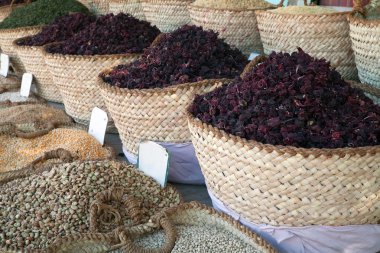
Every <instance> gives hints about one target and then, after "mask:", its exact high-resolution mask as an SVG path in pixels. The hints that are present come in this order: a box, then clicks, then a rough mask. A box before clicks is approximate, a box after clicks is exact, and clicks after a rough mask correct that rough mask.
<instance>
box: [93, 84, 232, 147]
mask: <svg viewBox="0 0 380 253" xmlns="http://www.w3.org/2000/svg"><path fill="white" fill-rule="evenodd" d="M227 81H228V79H220V80H205V81H201V82H197V83H187V84H181V85H175V86H171V87H167V88H162V89H161V88H156V89H143V90H139V89H120V88H118V87H114V86H111V85H109V84H106V83H104V82H103V80H101V79H99V86H100V87H101V94H102V96H103V98H104V102H105V103H106V105H107V108H108V110H109V112H110V114H111V116H112V118H113V120H114V121H115V125H116V128H117V129H118V131H119V134H120V138H121V140H122V142H123V145H124V147H125V148H126V149H127V150H128V152H131V153H133V154H134V155H137V151H138V145H139V143H140V142H141V141H145V140H151V141H162V142H176V143H181V142H188V141H189V140H190V132H189V129H188V126H187V119H186V108H187V107H188V106H189V105H190V103H191V101H192V100H193V99H194V96H195V95H196V94H202V93H206V92H209V91H211V90H213V89H214V88H216V87H218V86H221V85H222V84H223V83H226V82H227Z"/></svg>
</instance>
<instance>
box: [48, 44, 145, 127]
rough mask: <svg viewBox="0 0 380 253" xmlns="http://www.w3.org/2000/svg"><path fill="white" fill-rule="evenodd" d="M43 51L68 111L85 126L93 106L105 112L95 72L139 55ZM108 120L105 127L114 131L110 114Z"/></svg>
mask: <svg viewBox="0 0 380 253" xmlns="http://www.w3.org/2000/svg"><path fill="white" fill-rule="evenodd" d="M46 47H47V46H45V47H44V49H46ZM43 54H44V58H45V61H46V64H47V65H48V67H49V70H50V73H51V74H52V76H53V81H54V84H55V85H56V86H57V87H58V89H59V91H60V93H61V96H62V99H63V103H64V105H65V110H66V112H67V114H69V115H70V116H71V117H73V118H74V120H75V121H76V122H78V123H80V124H84V125H88V124H89V122H90V118H91V112H92V109H93V108H94V107H95V106H97V107H99V108H101V109H102V110H105V111H107V108H106V106H105V104H104V101H103V98H102V96H101V95H100V91H99V88H98V87H97V86H96V80H97V78H98V74H99V73H100V72H101V71H102V70H104V69H105V68H109V67H111V66H115V65H119V64H127V63H130V62H132V61H134V60H136V59H137V58H138V57H139V56H140V55H139V54H119V55H117V54H115V55H95V56H82V55H63V54H50V53H47V52H46V50H44V52H43ZM108 119H109V122H108V130H109V131H112V132H113V131H115V129H114V124H113V121H112V119H111V117H110V116H108Z"/></svg>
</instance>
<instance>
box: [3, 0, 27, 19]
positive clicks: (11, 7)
mask: <svg viewBox="0 0 380 253" xmlns="http://www.w3.org/2000/svg"><path fill="white" fill-rule="evenodd" d="M25 5H26V4H25V3H23V4H13V5H6V6H2V7H0V22H2V21H3V20H4V19H5V18H6V17H8V15H9V14H11V12H12V11H13V10H14V9H16V8H19V7H23V6H25Z"/></svg>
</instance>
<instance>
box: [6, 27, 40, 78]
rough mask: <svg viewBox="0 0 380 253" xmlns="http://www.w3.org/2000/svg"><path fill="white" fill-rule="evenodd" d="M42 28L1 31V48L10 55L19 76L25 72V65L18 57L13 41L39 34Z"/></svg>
mask: <svg viewBox="0 0 380 253" xmlns="http://www.w3.org/2000/svg"><path fill="white" fill-rule="evenodd" d="M40 30H41V26H30V27H22V28H15V29H0V47H1V50H2V52H3V53H5V54H8V55H9V57H10V61H11V63H12V66H13V68H14V71H15V73H16V74H18V75H22V74H23V73H24V72H25V67H24V64H23V63H22V61H21V59H20V58H19V57H18V55H17V52H16V50H15V48H14V46H13V41H14V40H16V39H19V38H21V37H25V36H30V35H34V34H37V33H39V32H40Z"/></svg>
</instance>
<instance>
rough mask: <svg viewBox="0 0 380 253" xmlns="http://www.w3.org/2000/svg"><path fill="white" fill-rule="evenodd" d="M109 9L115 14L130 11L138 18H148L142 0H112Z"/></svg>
mask: <svg viewBox="0 0 380 253" xmlns="http://www.w3.org/2000/svg"><path fill="white" fill-rule="evenodd" d="M109 11H110V12H111V13H114V14H117V13H120V12H123V13H129V14H131V15H132V16H134V17H135V18H137V19H140V20H146V19H145V15H144V10H143V7H142V4H141V2H140V0H112V1H111V2H110V3H109Z"/></svg>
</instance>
